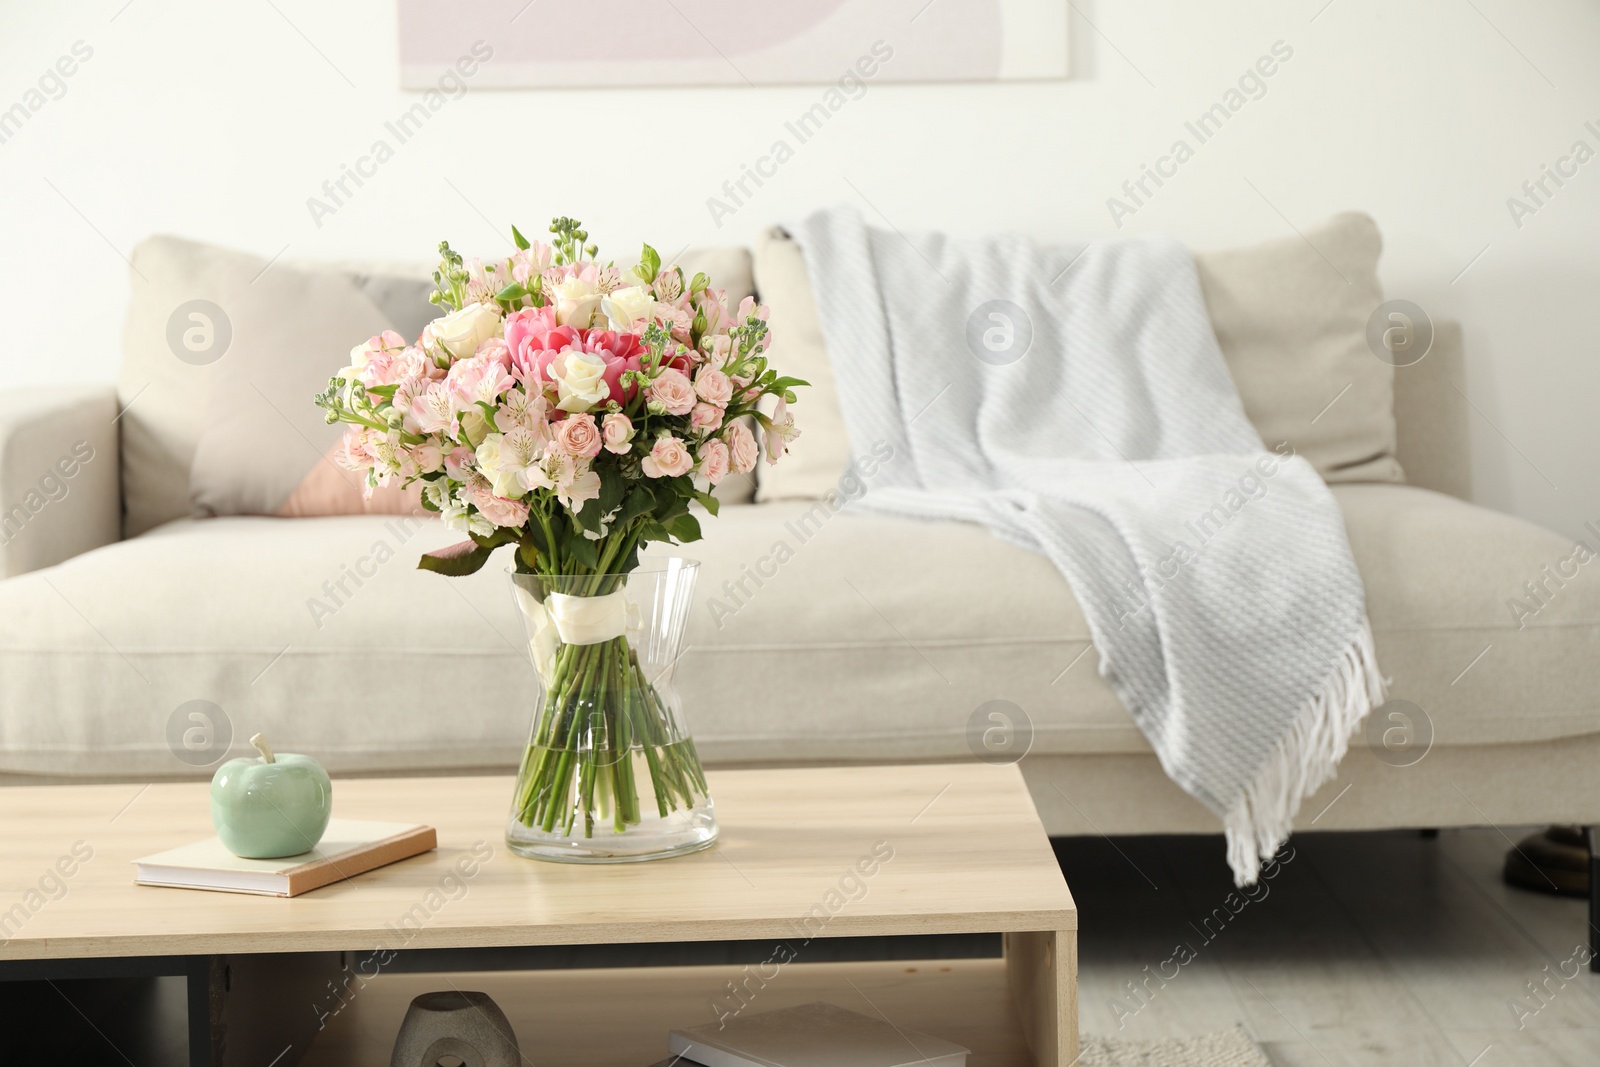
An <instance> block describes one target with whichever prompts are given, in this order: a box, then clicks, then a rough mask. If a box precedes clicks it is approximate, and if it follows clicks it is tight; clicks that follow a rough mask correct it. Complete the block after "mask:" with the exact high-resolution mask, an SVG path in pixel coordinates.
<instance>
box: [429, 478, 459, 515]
mask: <svg viewBox="0 0 1600 1067" xmlns="http://www.w3.org/2000/svg"><path fill="white" fill-rule="evenodd" d="M422 499H424V500H426V501H427V502H428V503H429V504H431V505H433V506H434V507H436V508H438V509H439V514H441V515H443V514H444V512H445V509H446V508H449V507H452V506H454V501H453V500H451V499H450V483H449V482H447V481H445V480H444V479H443V478H437V479H435V480H434V481H431V482H426V483H424V484H423V486H422Z"/></svg>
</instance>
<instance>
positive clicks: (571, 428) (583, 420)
mask: <svg viewBox="0 0 1600 1067" xmlns="http://www.w3.org/2000/svg"><path fill="white" fill-rule="evenodd" d="M555 442H556V447H557V448H559V449H561V450H562V451H563V452H565V453H567V455H569V456H576V457H579V458H582V459H593V458H594V457H595V456H598V455H599V454H600V446H601V444H602V443H603V442H602V441H601V439H600V428H599V427H598V426H596V425H595V422H594V416H593V415H590V414H587V413H585V414H582V415H571V416H568V417H567V418H565V419H563V420H562V421H561V423H560V424H559V425H558V426H557V427H556V436H555Z"/></svg>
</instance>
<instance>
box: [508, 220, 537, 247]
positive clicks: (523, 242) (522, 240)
mask: <svg viewBox="0 0 1600 1067" xmlns="http://www.w3.org/2000/svg"><path fill="white" fill-rule="evenodd" d="M511 239H512V240H513V241H515V242H517V247H518V248H520V249H522V250H523V251H524V252H526V251H527V250H528V249H529V248H532V247H533V246H532V245H531V244H529V243H528V239H527V238H526V237H524V236H522V232H521V231H520V230H518V229H517V228H516V227H515V226H513V227H511Z"/></svg>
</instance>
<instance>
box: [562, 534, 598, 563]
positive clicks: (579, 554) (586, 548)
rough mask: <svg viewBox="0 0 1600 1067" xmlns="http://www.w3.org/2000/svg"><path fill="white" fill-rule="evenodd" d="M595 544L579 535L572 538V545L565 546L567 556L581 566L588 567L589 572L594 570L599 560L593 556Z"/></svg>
mask: <svg viewBox="0 0 1600 1067" xmlns="http://www.w3.org/2000/svg"><path fill="white" fill-rule="evenodd" d="M595 544H596V542H594V541H591V540H589V539H588V538H587V537H584V536H583V535H582V534H579V535H578V536H577V537H574V538H573V539H572V543H571V544H569V545H568V546H567V554H568V555H570V556H571V557H572V558H573V559H575V560H577V561H578V563H580V564H581V565H583V566H585V567H588V568H589V569H590V570H594V569H595V568H596V567H598V566H599V565H600V560H599V558H598V557H597V556H596V555H595Z"/></svg>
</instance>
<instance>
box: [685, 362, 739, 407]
mask: <svg viewBox="0 0 1600 1067" xmlns="http://www.w3.org/2000/svg"><path fill="white" fill-rule="evenodd" d="M694 391H695V393H696V394H698V395H699V397H700V399H701V400H704V401H705V402H706V403H707V404H715V405H716V406H717V407H719V408H725V407H727V406H728V402H729V401H730V400H732V399H733V379H732V378H729V377H728V376H727V375H726V374H723V373H722V372H721V371H719V370H716V369H715V368H713V367H701V368H700V373H699V374H696V375H695V376H694Z"/></svg>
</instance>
